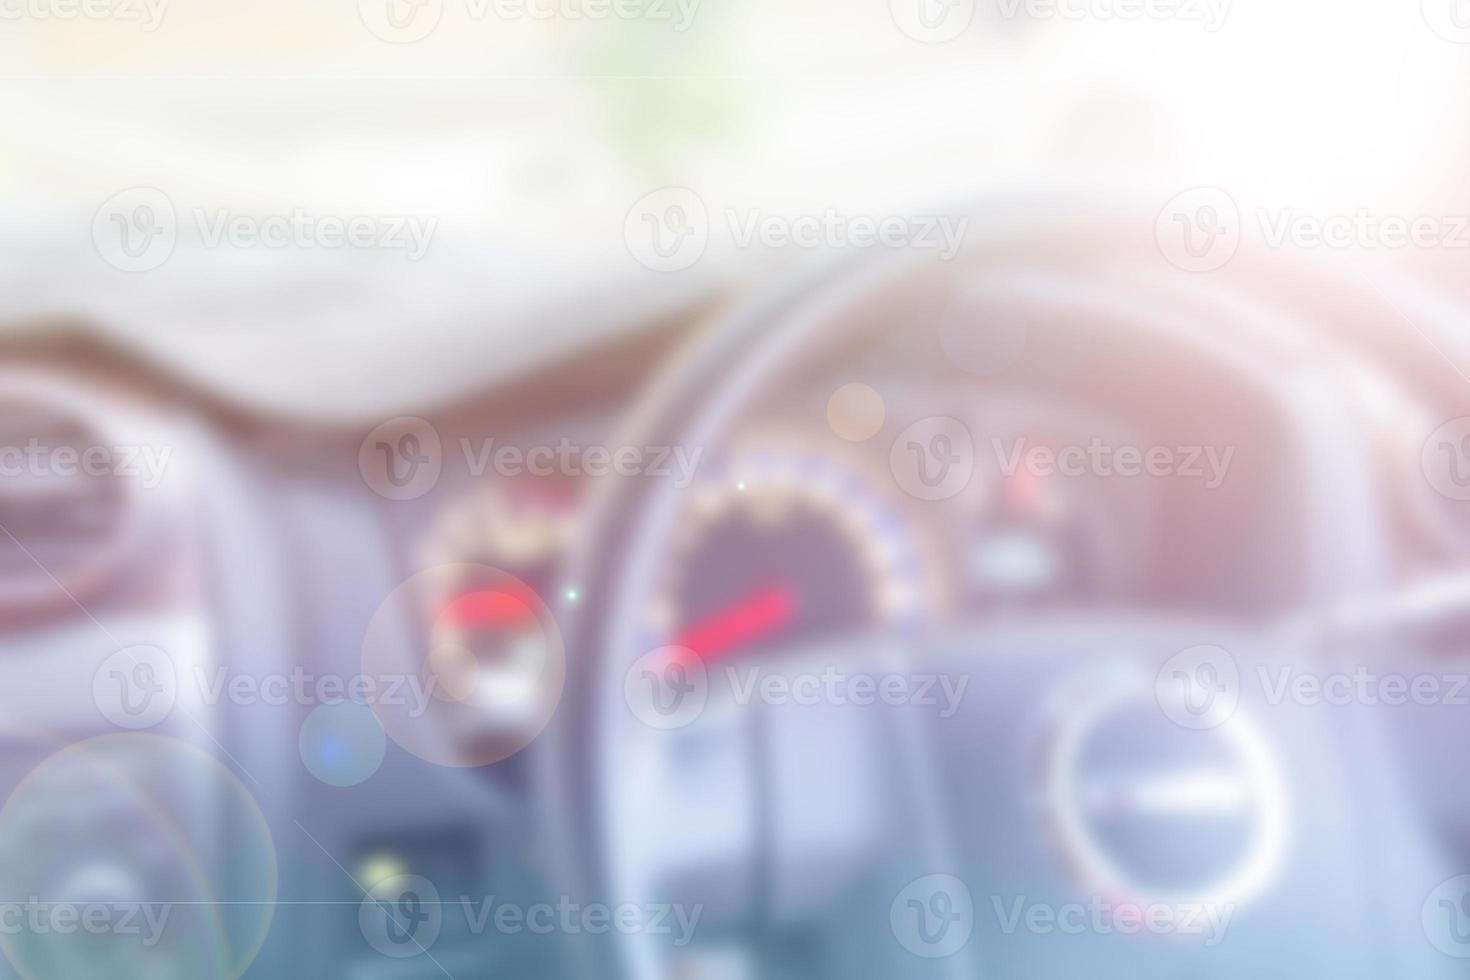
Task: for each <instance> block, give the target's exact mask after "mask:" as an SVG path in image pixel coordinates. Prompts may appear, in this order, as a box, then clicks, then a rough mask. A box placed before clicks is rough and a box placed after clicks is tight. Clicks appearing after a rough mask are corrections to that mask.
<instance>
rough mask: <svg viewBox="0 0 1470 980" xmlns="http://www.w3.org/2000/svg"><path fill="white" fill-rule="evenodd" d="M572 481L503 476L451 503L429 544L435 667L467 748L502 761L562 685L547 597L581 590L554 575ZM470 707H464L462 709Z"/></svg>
mask: <svg viewBox="0 0 1470 980" xmlns="http://www.w3.org/2000/svg"><path fill="white" fill-rule="evenodd" d="M576 505H577V496H576V487H575V486H574V485H573V484H571V483H570V482H564V481H548V480H534V481H531V480H528V481H521V482H515V481H503V482H501V483H497V484H495V485H492V486H488V487H478V488H476V490H475V492H474V493H473V495H472V496H469V497H467V498H464V499H462V500H460V501H458V502H456V503H455V504H453V505H452V506H451V507H450V508H449V509H448V510H447V511H446V512H445V513H444V514H443V515H442V516H441V518H440V520H439V521H438V522H437V523H436V525H435V526H434V529H433V531H432V533H431V534H430V536H429V539H428V541H427V542H426V543H425V546H424V548H423V566H424V567H425V568H426V569H429V570H430V571H429V573H428V581H429V583H430V584H429V593H430V595H429V596H428V606H429V612H428V614H427V616H426V627H427V630H428V633H429V636H428V640H429V643H428V649H429V658H428V660H429V662H428V666H429V671H430V674H431V675H432V676H433V677H434V678H435V681H436V687H435V690H434V695H435V697H436V698H437V699H438V700H440V701H443V702H445V704H446V705H450V706H453V707H455V709H456V710H454V711H448V710H446V711H445V712H443V715H444V717H445V719H446V727H447V728H448V729H449V730H450V733H451V736H452V738H453V740H454V741H455V743H456V744H457V751H458V752H459V754H460V755H461V756H462V757H463V758H467V759H471V760H475V761H477V762H484V761H495V760H498V759H500V758H502V757H504V756H505V755H507V754H508V753H507V752H506V747H507V746H518V745H519V744H520V743H521V742H523V741H529V740H530V738H531V737H533V736H534V734H535V733H536V732H537V731H539V730H540V728H541V726H542V725H543V724H544V723H545V719H544V713H545V704H546V702H547V698H548V691H549V690H550V689H551V688H552V687H555V688H558V689H559V685H560V681H559V679H558V677H557V675H556V674H555V672H553V671H550V670H548V669H547V663H548V662H549V660H550V659H552V651H549V650H548V643H549V636H548V632H547V629H546V623H545V622H544V621H543V620H544V618H545V617H544V615H541V614H538V611H539V610H542V609H543V608H544V604H545V603H546V602H548V601H551V600H552V599H553V597H556V599H557V600H558V601H572V600H574V598H575V593H574V592H570V591H569V590H568V588H567V587H566V586H565V585H563V584H562V583H559V582H557V581H556V579H555V576H556V575H557V573H558V571H559V568H560V562H561V558H562V555H563V553H564V550H565V548H566V545H567V543H568V541H569V540H570V537H571V534H572V532H573V529H574V520H575V513H576ZM461 709H463V710H461Z"/></svg>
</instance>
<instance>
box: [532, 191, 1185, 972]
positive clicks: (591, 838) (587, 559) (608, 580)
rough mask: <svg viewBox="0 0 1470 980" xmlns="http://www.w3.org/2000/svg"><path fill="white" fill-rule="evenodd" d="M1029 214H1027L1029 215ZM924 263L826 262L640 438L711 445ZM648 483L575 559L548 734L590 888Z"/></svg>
mask: <svg viewBox="0 0 1470 980" xmlns="http://www.w3.org/2000/svg"><path fill="white" fill-rule="evenodd" d="M1063 213H1065V212H1063ZM1022 216H1023V217H1027V216H1026V215H1025V213H1024V211H1023V212H1022ZM1129 230H1130V232H1132V233H1133V237H1130V238H1129V239H1128V241H1129V242H1130V243H1133V244H1135V245H1137V244H1138V243H1140V242H1141V241H1142V240H1143V236H1142V234H1141V229H1140V228H1139V227H1137V226H1134V227H1132V228H1131V229H1129ZM1150 231H1151V229H1150ZM1004 234H1005V231H1004V229H1002V230H998V231H997V233H996V234H995V235H994V236H992V237H991V239H989V242H993V241H998V240H1003V235H1004ZM989 242H987V243H986V244H988V243H989ZM1154 257H1155V258H1158V256H1156V255H1155V256H1154ZM918 261H919V260H918V259H916V258H915V257H914V256H912V255H899V256H896V257H895V256H867V257H863V258H859V259H858V260H856V261H853V260H838V261H829V262H825V263H823V264H821V265H820V266H819V267H817V268H816V269H815V270H813V271H810V272H807V273H805V274H803V275H801V276H799V277H798V278H796V279H795V280H794V281H793V282H792V283H791V284H790V285H788V286H787V287H785V288H784V289H780V290H777V291H776V292H774V293H772V294H770V295H769V296H767V297H766V298H765V299H763V300H761V301H759V302H757V303H756V304H755V305H754V306H752V307H751V308H749V309H748V310H746V311H743V312H740V313H737V314H736V315H735V316H734V317H732V318H731V319H730V320H729V321H727V322H726V323H725V324H724V325H723V326H722V327H720V328H719V329H717V330H715V331H714V332H713V333H712V334H711V335H710V336H708V337H706V338H704V340H703V342H702V343H701V344H699V345H698V347H696V348H695V349H693V350H692V351H690V352H689V353H688V354H687V356H686V357H685V358H684V360H682V361H681V362H679V363H678V364H676V365H675V366H674V367H673V368H672V369H670V370H669V371H668V372H667V373H666V374H665V376H664V378H663V382H662V383H661V384H658V385H656V386H655V388H654V390H653V392H652V394H651V395H650V397H649V399H648V401H647V402H645V403H644V405H643V406H641V409H640V411H638V412H636V413H635V416H634V421H633V423H632V424H631V426H630V432H631V433H632V434H633V438H632V439H630V440H629V441H630V444H645V445H708V444H710V443H711V442H712V441H713V440H714V439H715V438H716V436H717V435H718V433H719V432H720V431H721V427H722V425H723V424H724V422H725V421H726V420H728V419H729V418H730V417H732V416H733V415H735V413H736V408H737V407H738V405H739V404H743V399H744V397H746V395H747V393H748V391H749V389H750V387H758V386H759V382H758V381H753V379H757V378H760V377H763V376H765V374H764V373H765V372H767V371H768V370H769V369H770V367H771V366H772V365H777V366H779V364H780V363H781V362H782V360H783V358H785V357H786V356H787V355H788V354H790V353H791V352H792V351H793V350H801V349H804V347H803V345H805V344H808V343H810V342H811V341H812V339H813V338H814V337H819V336H822V328H823V327H824V326H825V327H827V328H828V329H832V330H838V329H840V327H839V326H837V324H838V323H839V322H840V318H838V317H833V316H831V315H830V313H831V312H832V311H833V310H841V309H845V308H849V307H850V306H851V305H853V304H854V303H855V302H859V301H860V299H861V297H862V296H863V294H864V293H865V292H866V291H868V290H871V289H881V288H885V287H887V286H888V285H889V284H890V283H891V282H892V281H893V280H894V279H895V278H897V277H898V276H901V275H902V274H903V273H904V272H905V271H907V270H908V269H910V268H912V267H913V266H915V265H917V264H918ZM1160 261H1161V260H1160ZM874 267H878V268H879V271H880V275H878V276H876V277H873V279H875V280H876V285H875V284H874V281H873V280H870V279H865V278H864V277H863V276H861V275H858V274H857V273H859V272H864V271H870V270H872V269H873V268H874ZM813 297H815V299H814V298H813ZM644 489H645V488H644V487H643V486H640V485H638V484H636V483H635V482H633V481H629V480H619V481H609V482H608V483H607V484H606V485H605V486H604V487H602V488H601V489H600V492H599V499H597V500H596V501H595V502H594V506H593V515H594V516H593V519H592V521H591V523H590V527H589V533H588V535H587V539H586V544H585V546H584V548H583V549H582V551H581V553H580V555H579V556H578V559H577V560H576V561H575V562H574V563H573V565H572V576H573V580H575V581H577V582H579V583H582V584H583V585H584V589H583V602H582V603H581V605H580V606H579V608H578V610H577V617H576V620H575V622H574V623H573V624H572V625H571V627H570V629H569V630H568V633H569V635H570V636H571V648H572V649H573V650H574V651H575V653H574V656H575V657H576V658H577V660H578V662H579V664H580V669H579V670H577V671H575V672H574V673H576V674H577V678H576V680H575V681H573V679H572V678H571V677H569V680H568V686H567V690H566V692H565V693H564V696H563V704H562V708H561V711H560V712H559V714H558V718H557V720H556V722H555V723H554V724H553V725H552V726H551V727H550V728H548V730H547V732H546V733H545V734H544V735H543V739H544V740H545V743H546V744H545V746H544V747H545V749H546V751H544V752H543V753H541V758H542V759H543V760H544V764H543V765H542V767H541V775H542V777H543V781H542V786H543V789H544V797H543V798H544V800H545V801H546V803H547V807H546V812H545V814H544V818H545V819H546V821H548V825H549V827H550V828H551V831H552V834H551V840H552V841H554V845H555V849H554V853H553V854H552V859H553V860H554V861H555V863H556V865H557V868H558V871H559V873H560V875H561V876H562V879H563V880H565V881H567V882H569V883H571V886H572V887H574V888H575V889H577V890H578V891H579V892H580V893H586V894H608V893H609V892H608V888H609V886H610V884H611V879H612V874H613V873H612V871H611V870H610V869H609V868H608V866H607V860H606V855H605V854H604V853H602V850H605V849H602V850H600V849H599V844H598V842H599V841H600V836H601V835H600V833H599V828H598V826H597V822H598V820H599V819H600V817H601V816H602V813H601V806H600V804H601V796H600V793H601V787H602V785H603V783H602V780H605V779H608V778H615V776H614V774H612V773H611V772H609V769H608V767H607V766H606V765H605V764H604V762H603V760H600V759H599V758H598V756H597V753H598V752H599V751H600V749H599V741H598V739H597V737H596V733H597V732H598V731H599V730H600V725H601V720H602V718H603V717H604V714H605V711H606V709H607V702H606V699H605V698H601V694H602V693H605V691H606V690H607V688H608V684H609V683H610V681H611V679H612V678H613V677H615V676H617V677H620V675H621V666H619V667H618V668H617V669H616V670H614V669H611V668H610V667H609V666H608V665H609V663H619V664H621V661H619V660H618V659H617V657H616V656H612V657H610V656H609V654H610V653H612V654H618V653H619V652H620V651H622V648H623V647H625V646H626V645H627V644H628V643H629V640H628V637H629V636H630V635H631V631H630V629H629V627H628V619H629V610H630V609H632V608H633V607H634V606H636V603H635V602H632V601H631V600H630V598H629V596H630V595H631V594H632V593H635V592H637V591H638V589H639V588H640V586H638V585H636V584H634V585H630V584H629V583H630V582H631V583H638V582H642V583H644V585H643V586H641V588H643V589H645V590H646V588H647V585H646V583H648V582H649V581H651V580H652V573H651V569H652V568H653V566H654V563H656V561H657V560H658V551H659V549H657V548H650V547H642V548H639V549H629V548H628V543H629V542H630V541H632V542H638V541H640V540H642V537H643V536H644V535H645V534H646V532H647V530H648V528H649V527H650V526H651V525H653V524H655V523H656V522H657V521H658V520H659V519H660V517H661V514H660V508H663V512H664V514H665V515H666V514H667V512H668V511H669V509H670V508H672V507H673V506H674V500H673V497H672V495H671V493H670V492H668V491H665V492H663V493H662V494H647V493H645V492H644ZM630 550H632V551H634V553H635V555H636V557H635V560H634V561H633V562H631V563H630V564H629V565H626V566H622V565H620V566H619V567H618V569H617V570H616V571H617V572H620V573H621V575H620V576H619V577H618V578H617V579H616V580H615V579H614V578H613V575H614V571H615V570H614V568H613V567H612V564H611V563H610V562H609V561H608V560H607V556H610V555H623V554H626V553H628V552H629V551H630ZM609 637H611V638H612V641H611V643H609V642H608V638H609ZM609 647H610V648H611V650H609V649H608V648H609ZM600 698H601V699H600ZM604 748H605V747H604ZM623 775H624V777H626V776H627V774H623ZM620 897H623V898H626V897H630V896H620ZM951 962H952V963H955V964H956V965H957V963H958V961H951ZM635 964H636V958H634V959H633V960H631V961H621V960H620V962H618V963H617V964H616V968H613V965H612V964H609V963H608V962H607V961H606V960H599V961H598V963H597V967H598V969H599V970H600V971H602V972H603V973H604V974H606V973H607V971H608V970H609V969H610V968H613V969H614V975H620V976H622V975H626V976H641V975H646V974H647V973H648V971H647V970H639V969H637V968H636V966H635ZM971 975H973V974H971Z"/></svg>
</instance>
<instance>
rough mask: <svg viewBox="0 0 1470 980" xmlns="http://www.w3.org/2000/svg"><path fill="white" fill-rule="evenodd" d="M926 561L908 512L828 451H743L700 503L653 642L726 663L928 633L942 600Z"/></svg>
mask: <svg viewBox="0 0 1470 980" xmlns="http://www.w3.org/2000/svg"><path fill="white" fill-rule="evenodd" d="M920 551H921V549H920V546H919V544H918V542H916V541H915V540H914V538H913V536H912V534H911V530H910V527H909V525H908V523H907V521H906V520H905V517H904V515H903V513H902V512H901V510H900V509H899V508H898V507H897V506H895V505H894V504H893V503H891V502H889V501H887V500H886V499H884V498H883V497H882V496H881V495H880V494H879V493H878V492H876V491H875V489H874V484H873V483H872V481H869V480H866V479H864V478H863V477H862V476H860V475H859V474H858V471H857V470H856V469H854V468H851V467H849V466H848V465H846V464H845V463H843V462H839V461H837V460H836V459H835V458H834V457H833V456H832V455H831V454H830V453H828V452H826V451H825V449H823V450H820V451H819V450H803V449H800V448H789V447H782V448H762V449H754V450H750V451H745V452H741V453H739V454H737V455H734V456H732V457H731V458H729V459H728V460H727V461H725V463H724V464H723V465H720V466H714V467H710V468H709V469H708V470H706V471H705V473H704V475H703V479H702V482H701V483H700V484H697V485H696V486H694V487H692V488H690V490H689V492H688V497H687V498H686V501H685V503H684V505H683V508H682V511H681V515H680V525H679V529H678V530H677V531H676V532H675V537H674V540H673V542H672V553H671V557H670V561H669V565H668V566H667V571H666V573H665V575H664V578H663V580H662V584H661V587H660V588H659V590H658V591H657V593H656V596H655V598H654V600H653V603H652V608H650V610H649V613H648V628H649V633H650V637H649V638H650V639H651V640H654V641H656V642H662V643H669V644H673V645H676V646H680V647H685V648H688V649H690V650H693V651H694V652H695V653H697V654H699V655H700V656H701V657H703V658H704V659H706V660H714V659H720V658H724V657H730V656H743V655H747V654H754V653H757V652H761V651H767V650H777V649H780V648H783V647H791V646H796V645H799V644H801V643H803V642H806V641H809V640H814V639H817V638H818V637H822V636H830V635H840V634H842V633H844V632H847V631H851V630H856V629H859V628H862V627H868V626H874V625H889V626H893V627H903V626H907V625H912V624H916V623H918V622H919V621H921V620H922V619H923V618H924V615H925V614H926V612H927V611H928V609H927V608H926V607H927V604H928V601H929V599H930V598H931V597H932V596H933V594H934V589H933V588H932V586H931V583H927V582H926V581H925V580H924V570H925V568H926V567H928V564H929V563H927V562H925V561H924V560H923V559H922V556H921V554H920Z"/></svg>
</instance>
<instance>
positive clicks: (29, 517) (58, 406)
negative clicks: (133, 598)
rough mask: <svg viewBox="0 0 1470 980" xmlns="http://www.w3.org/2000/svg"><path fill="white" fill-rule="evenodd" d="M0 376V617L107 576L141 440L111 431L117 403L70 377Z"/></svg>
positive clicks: (123, 538)
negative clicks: (124, 438) (132, 441)
mask: <svg viewBox="0 0 1470 980" xmlns="http://www.w3.org/2000/svg"><path fill="white" fill-rule="evenodd" d="M0 379H3V380H0V614H4V615H6V616H25V615H27V614H41V613H48V612H52V611H54V610H56V609H57V608H58V607H62V606H71V605H73V604H75V603H82V602H85V601H86V600H87V598H88V597H89V596H91V595H94V594H95V593H96V592H97V590H98V589H99V588H100V587H101V586H102V585H104V584H105V583H106V582H107V581H109V580H110V579H111V577H112V575H113V574H114V573H115V571H116V569H117V564H118V559H119V557H120V556H121V555H122V554H123V553H124V552H125V550H126V542H127V539H128V538H129V536H130V534H131V530H132V525H133V519H132V518H133V512H134V503H135V501H136V493H137V492H138V490H139V489H140V488H141V486H142V485H143V483H144V482H146V478H147V474H146V473H145V472H144V470H143V467H142V466H141V463H142V462H143V460H144V459H145V451H146V450H147V449H148V447H144V446H141V445H128V444H125V443H124V442H123V441H122V440H120V439H118V438H116V437H115V436H113V435H112V434H111V431H110V430H111V428H112V426H113V424H115V421H116V419H117V418H118V415H119V409H118V407H117V406H111V405H109V404H108V402H107V400H106V399H104V398H103V397H101V396H100V395H97V394H94V393H92V392H90V391H89V390H87V389H86V388H84V387H81V386H80V385H78V384H74V383H71V382H67V381H62V380H59V379H54V378H49V377H40V376H35V375H30V374H25V375H18V374H10V373H6V374H5V375H3V376H0ZM146 458H149V459H154V460H156V459H157V458H158V457H157V453H156V452H153V453H152V454H151V455H149V456H147V457H146Z"/></svg>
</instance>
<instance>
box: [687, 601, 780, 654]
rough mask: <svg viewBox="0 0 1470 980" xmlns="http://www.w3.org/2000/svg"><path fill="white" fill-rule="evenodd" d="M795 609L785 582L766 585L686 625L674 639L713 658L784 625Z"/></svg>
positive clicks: (696, 651)
mask: <svg viewBox="0 0 1470 980" xmlns="http://www.w3.org/2000/svg"><path fill="white" fill-rule="evenodd" d="M795 612H796V593H795V592H793V591H792V590H791V589H789V588H786V587H785V586H767V587H766V588H762V589H757V590H756V591H754V592H752V593H750V594H749V595H747V596H745V597H744V598H741V599H737V600H736V601H734V602H732V603H730V604H729V605H727V606H725V607H724V608H722V609H717V610H715V611H714V612H713V613H711V614H710V615H708V616H706V617H704V618H703V619H701V620H699V621H698V622H695V623H691V624H690V625H689V626H686V627H685V628H684V630H683V632H681V633H680V634H679V638H678V639H677V640H676V641H675V643H676V644H677V645H678V646H681V647H688V648H689V649H690V650H693V651H694V652H695V653H697V654H699V656H700V657H702V658H703V659H705V660H717V659H719V658H720V657H721V656H724V655H725V654H727V653H730V652H731V651H733V650H736V649H738V648H739V647H740V646H741V645H742V644H745V643H748V642H750V641H751V640H755V639H759V638H760V637H762V636H766V635H769V634H770V633H772V632H774V631H776V630H778V629H780V628H781V627H783V626H785V625H786V624H787V623H789V622H791V617H792V616H793V615H794V614H795Z"/></svg>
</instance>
